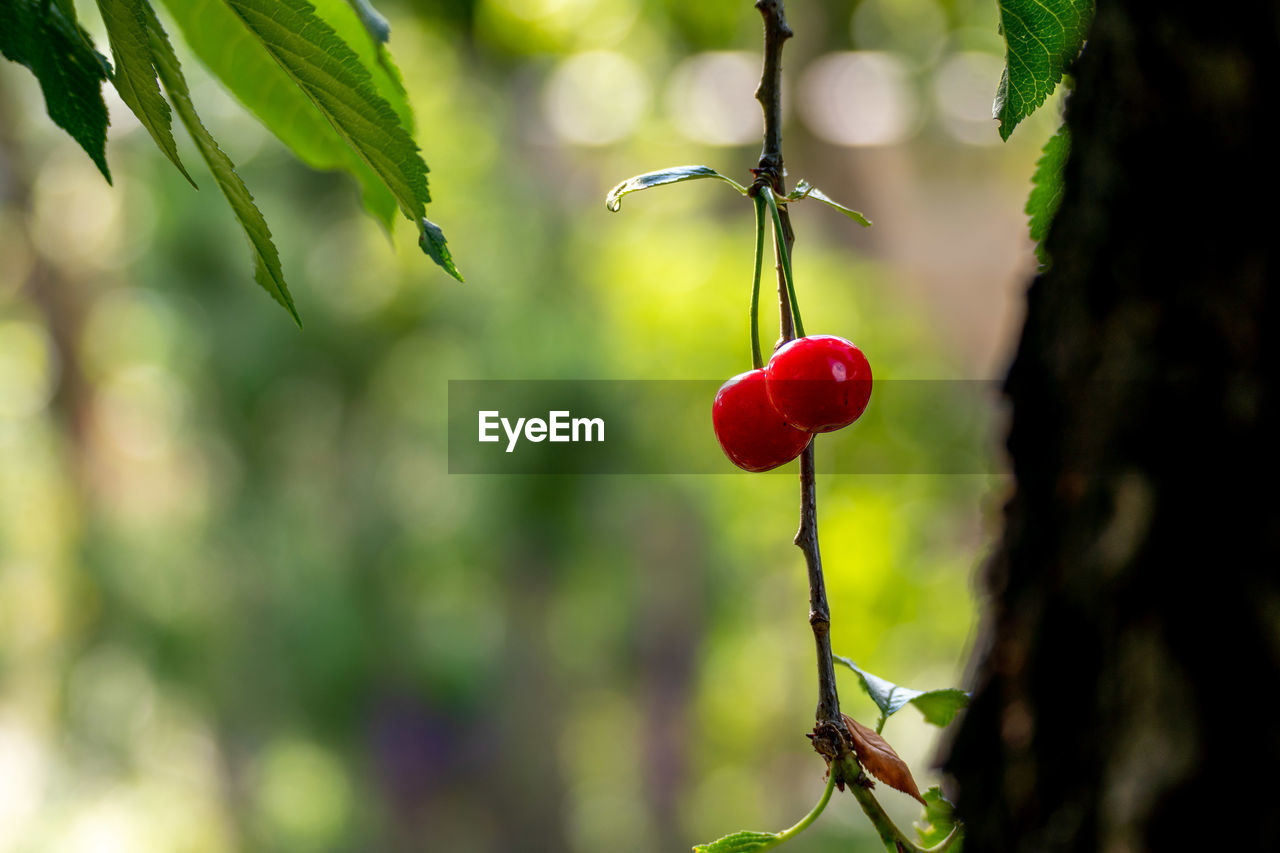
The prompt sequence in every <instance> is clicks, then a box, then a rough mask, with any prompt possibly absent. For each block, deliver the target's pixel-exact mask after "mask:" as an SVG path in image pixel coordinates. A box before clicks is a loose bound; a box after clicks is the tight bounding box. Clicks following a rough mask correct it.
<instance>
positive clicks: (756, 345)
mask: <svg viewBox="0 0 1280 853" xmlns="http://www.w3.org/2000/svg"><path fill="white" fill-rule="evenodd" d="M753 201H755V205H756V259H755V273H754V275H753V276H752V278H751V366H752V367H754V368H756V369H757V370H758V369H759V368H761V367H764V356H763V355H762V354H761V352H760V268H761V266H762V265H763V263H764V199H762V198H761V197H760V196H759V195H758V194H757V195H756V196H755V198H754V199H753Z"/></svg>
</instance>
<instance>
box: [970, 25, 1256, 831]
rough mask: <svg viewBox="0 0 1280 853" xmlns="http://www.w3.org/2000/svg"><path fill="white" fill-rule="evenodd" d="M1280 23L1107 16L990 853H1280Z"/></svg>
mask: <svg viewBox="0 0 1280 853" xmlns="http://www.w3.org/2000/svg"><path fill="white" fill-rule="evenodd" d="M1278 9H1280V7H1278V6H1277V5H1276V4H1272V3H1246V4H1240V5H1232V6H1230V8H1229V9H1227V8H1224V9H1219V10H1216V11H1215V10H1209V9H1205V8H1203V7H1202V6H1201V7H1197V8H1196V9H1195V10H1194V11H1193V10H1192V8H1191V6H1190V5H1189V4H1187V5H1183V4H1177V5H1159V4H1157V5H1154V6H1149V5H1146V4H1143V5H1142V6H1141V11H1139V5H1138V4H1137V3H1134V2H1131V0H1129V2H1114V3H1102V4H1100V5H1099V9H1098V16H1097V20H1096V22H1095V25H1094V29H1093V32H1092V34H1091V36H1090V40H1089V43H1088V46H1087V48H1086V50H1085V52H1084V54H1083V56H1082V57H1081V59H1080V60H1079V62H1078V64H1077V69H1076V71H1077V87H1076V90H1075V92H1074V94H1073V95H1072V98H1071V100H1070V103H1069V106H1068V116H1067V120H1068V124H1069V125H1070V127H1071V130H1072V134H1073V148H1072V152H1071V156H1070V159H1069V162H1068V164H1067V168H1066V175H1065V178H1066V191H1065V194H1064V197H1063V203H1062V206H1061V208H1060V210H1059V213H1058V216H1057V220H1056V221H1055V223H1054V226H1053V229H1052V232H1051V234H1050V236H1049V239H1048V244H1047V245H1048V249H1049V252H1050V254H1051V256H1052V259H1053V267H1052V268H1051V270H1049V271H1048V272H1047V273H1045V274H1043V275H1041V276H1040V277H1038V278H1037V279H1036V280H1035V281H1034V282H1033V283H1032V285H1031V288H1030V291H1029V293H1028V302H1027V318H1026V325H1025V327H1024V330H1023V333H1022V337H1021V340H1020V342H1019V345H1018V350H1017V354H1016V356H1015V359H1014V362H1013V365H1012V367H1011V369H1010V372H1009V376H1008V380H1007V385H1006V391H1007V394H1008V397H1009V399H1010V401H1011V404H1012V421H1011V427H1010V433H1009V438H1008V446H1009V452H1010V455H1011V459H1012V463H1013V470H1014V475H1015V477H1016V483H1017V486H1016V490H1015V494H1014V496H1013V498H1012V499H1011V501H1010V503H1009V505H1008V507H1007V509H1006V528H1005V531H1004V534H1003V539H1002V542H1001V543H1000V545H999V548H998V551H997V553H996V554H995V556H994V557H993V559H992V560H991V562H990V564H989V567H988V571H987V577H986V579H985V583H986V586H987V590H988V593H989V595H990V602H989V606H988V614H987V624H986V626H985V628H984V632H983V638H984V639H983V640H982V642H981V644H980V645H981V648H980V649H979V651H978V663H977V667H976V670H977V674H976V679H975V688H976V692H975V697H974V702H973V704H972V706H971V708H970V710H969V712H968V714H967V716H966V718H965V720H964V722H963V723H962V724H961V727H960V729H959V731H958V732H957V734H956V738H955V741H954V743H953V744H952V746H951V749H950V755H949V757H948V758H947V761H946V766H947V768H948V770H949V771H950V772H951V773H952V774H953V775H954V778H955V781H956V783H957V791H958V797H959V807H960V810H961V813H962V815H963V816H964V818H965V820H966V822H967V825H968V835H967V837H966V840H965V850H966V853H979V851H1001V853H1008V852H1009V851H1019V850H1027V851H1032V850H1034V851H1038V853H1046V851H1059V850H1063V851H1065V850H1080V851H1128V850H1132V851H1137V850H1151V851H1162V850H1207V849H1233V848H1235V847H1237V846H1239V847H1246V848H1247V849H1268V848H1270V847H1272V846H1274V845H1275V844H1276V843H1277V840H1276V839H1277V838H1280V810H1278V809H1276V808H1275V807H1274V806H1273V805H1268V802H1269V800H1270V799H1271V798H1270V796H1269V794H1268V793H1267V792H1266V790H1265V789H1262V790H1259V789H1254V788H1252V787H1251V785H1252V783H1253V777H1256V776H1259V775H1261V773H1262V772H1264V771H1265V772H1266V773H1268V774H1270V773H1273V772H1274V768H1275V766H1276V765H1277V763H1280V730H1278V728H1277V725H1276V724H1275V722H1274V714H1273V713H1271V712H1270V711H1269V710H1268V707H1267V705H1268V702H1267V700H1263V699H1262V698H1261V697H1262V696H1263V695H1265V694H1268V693H1269V692H1270V690H1271V689H1272V688H1273V687H1274V686H1275V685H1276V684H1280V571H1278V568H1280V561H1278V560H1277V556H1278V552H1280V547H1278V545H1280V542H1278V540H1280V510H1278V507H1277V498H1276V493H1277V481H1276V473H1277V466H1276V456H1277V454H1276V448H1275V444H1276V441H1277V438H1280V429H1278V427H1280V424H1278V423H1277V412H1276V404H1277V400H1276V394H1277V387H1278V386H1277V379H1278V378H1280V376H1278V373H1280V370H1278V365H1277V355H1276V349H1277V342H1278V341H1280V323H1278V322H1277V320H1278V319H1280V318H1278V317H1277V306H1276V296H1275V289H1274V287H1273V285H1274V283H1275V281H1276V275H1277V261H1278V257H1277V254H1278V252H1280V249H1278V248H1277V246H1278V243H1277V241H1276V238H1275V235H1274V226H1273V223H1272V220H1273V216H1274V214H1273V212H1272V210H1271V198H1272V197H1273V195H1274V192H1275V189H1276V186H1277V183H1278V181H1277V177H1278V175H1277V166H1276V163H1277V154H1276V152H1275V150H1274V149H1275V145H1274V142H1273V137H1272V136H1271V135H1270V130H1269V122H1270V120H1271V119H1272V117H1273V114H1274V112H1275V109H1276V93H1277V92H1280V43H1278V42H1280V11H1278ZM1250 201H1252V202H1253V204H1249V202H1250ZM1261 685H1267V686H1266V687H1261V688H1260V687H1259V686H1261ZM1249 768H1256V769H1255V770H1254V772H1252V773H1249V772H1248V771H1249Z"/></svg>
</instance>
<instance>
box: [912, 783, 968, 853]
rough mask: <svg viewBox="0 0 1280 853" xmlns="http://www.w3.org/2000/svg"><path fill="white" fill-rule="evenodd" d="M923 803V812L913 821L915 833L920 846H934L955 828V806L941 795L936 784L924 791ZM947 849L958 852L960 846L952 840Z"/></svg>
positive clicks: (944, 839)
mask: <svg viewBox="0 0 1280 853" xmlns="http://www.w3.org/2000/svg"><path fill="white" fill-rule="evenodd" d="M924 804H925V805H924V814H922V815H921V816H920V820H918V821H916V822H915V828H916V835H917V836H919V838H920V846H921V847H936V846H937V845H940V844H941V843H942V842H943V841H946V840H947V839H948V838H949V837H951V833H952V832H953V831H954V830H955V828H956V823H957V821H956V807H955V806H954V805H953V804H952V803H951V801H949V800H948V799H947V798H946V797H944V796H942V789H941V788H939V787H938V786H937V785H934V786H933V787H932V788H930V789H929V790H927V791H925V792H924ZM947 849H949V850H951V851H953V853H958V851H959V849H960V846H959V844H958V843H955V842H953V843H952V844H950V845H949V846H948V848H947Z"/></svg>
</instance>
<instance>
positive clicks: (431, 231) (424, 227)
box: [418, 216, 465, 281]
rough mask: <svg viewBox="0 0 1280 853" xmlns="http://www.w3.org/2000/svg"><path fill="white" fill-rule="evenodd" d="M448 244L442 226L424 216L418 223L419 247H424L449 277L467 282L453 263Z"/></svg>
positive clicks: (423, 249)
mask: <svg viewBox="0 0 1280 853" xmlns="http://www.w3.org/2000/svg"><path fill="white" fill-rule="evenodd" d="M448 242H449V241H447V240H445V239H444V232H443V231H441V230H440V226H439V225H436V224H435V223H434V222H432V221H431V220H430V219H427V218H426V217H425V216H424V217H423V218H422V221H421V222H419V223H418V245H420V246H421V247H422V251H424V252H426V253H427V254H428V255H429V256H430V257H431V260H433V261H435V262H436V263H437V264H439V265H440V266H441V267H442V268H443V269H444V271H445V272H447V273H448V274H449V275H451V276H453V277H454V278H456V279H457V280H458V281H465V279H463V277H462V273H460V272H458V268H457V266H455V265H454V263H453V255H452V254H450V252H449V245H448Z"/></svg>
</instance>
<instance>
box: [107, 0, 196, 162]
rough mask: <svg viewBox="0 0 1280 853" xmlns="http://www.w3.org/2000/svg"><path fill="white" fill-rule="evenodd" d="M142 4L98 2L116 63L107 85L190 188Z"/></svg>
mask: <svg viewBox="0 0 1280 853" xmlns="http://www.w3.org/2000/svg"><path fill="white" fill-rule="evenodd" d="M144 5H146V0H98V11H99V12H100V13H101V14H102V22H103V23H104V24H105V25H106V28H107V38H108V39H110V41H111V54H112V56H113V57H114V58H115V61H116V67H115V73H113V74H112V75H111V82H112V83H113V84H114V85H115V87H116V91H117V92H119V93H120V100H122V101H124V102H125V105H126V106H128V107H129V109H131V110H133V114H134V115H136V116H137V117H138V121H139V122H140V123H141V124H142V126H143V127H145V128H146V129H147V133H150V134H151V138H152V139H154V140H155V143H156V145H157V146H158V147H159V148H160V150H161V151H163V152H164V155H165V156H166V157H168V158H169V162H171V163H173V165H174V166H176V167H177V168H178V171H179V172H181V173H182V176H183V177H184V178H186V179H187V181H188V183H190V184H191V186H193V187H194V186H195V185H196V182H195V181H194V180H192V179H191V175H189V174H188V173H187V169H186V167H185V166H183V165H182V159H181V158H180V157H179V156H178V145H177V143H176V142H174V140H173V127H172V116H171V114H170V112H169V104H168V103H167V102H166V101H165V99H164V96H162V95H161V94H160V84H159V82H157V80H156V71H155V68H154V67H153V64H152V58H151V44H150V39H149V37H148V35H147V23H146V15H145V13H144V12H143V8H142V7H143V6H144Z"/></svg>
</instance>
